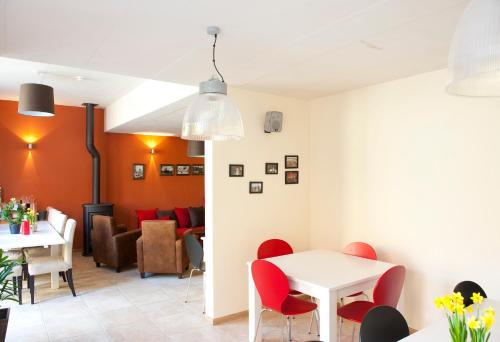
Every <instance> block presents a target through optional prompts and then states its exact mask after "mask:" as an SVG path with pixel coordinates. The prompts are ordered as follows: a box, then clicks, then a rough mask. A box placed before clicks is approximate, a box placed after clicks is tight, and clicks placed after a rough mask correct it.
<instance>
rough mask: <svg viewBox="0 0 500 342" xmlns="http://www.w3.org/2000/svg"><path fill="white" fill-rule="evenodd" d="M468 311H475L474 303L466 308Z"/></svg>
mask: <svg viewBox="0 0 500 342" xmlns="http://www.w3.org/2000/svg"><path fill="white" fill-rule="evenodd" d="M465 310H466V311H467V313H472V312H473V311H474V307H473V306H472V305H469V306H468V307H466V308H465Z"/></svg>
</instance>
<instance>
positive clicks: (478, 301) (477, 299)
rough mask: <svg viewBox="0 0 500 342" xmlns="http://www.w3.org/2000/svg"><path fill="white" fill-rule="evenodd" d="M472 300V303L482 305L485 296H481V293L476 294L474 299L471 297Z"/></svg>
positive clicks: (473, 295) (473, 296)
mask: <svg viewBox="0 0 500 342" xmlns="http://www.w3.org/2000/svg"><path fill="white" fill-rule="evenodd" d="M470 299H472V302H473V303H474V304H481V303H482V302H483V299H484V298H483V296H481V294H480V293H479V292H474V293H473V294H472V297H470Z"/></svg>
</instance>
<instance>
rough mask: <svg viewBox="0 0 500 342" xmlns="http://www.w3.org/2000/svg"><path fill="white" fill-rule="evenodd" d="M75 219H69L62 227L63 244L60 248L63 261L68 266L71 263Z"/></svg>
mask: <svg viewBox="0 0 500 342" xmlns="http://www.w3.org/2000/svg"><path fill="white" fill-rule="evenodd" d="M75 230H76V221H75V220H73V219H71V218H70V219H69V220H68V221H67V222H66V227H65V228H64V241H65V243H64V245H63V248H62V257H63V259H64V262H65V263H66V264H68V265H70V266H72V265H73V238H74V237H75Z"/></svg>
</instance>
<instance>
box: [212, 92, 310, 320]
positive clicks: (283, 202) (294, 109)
mask: <svg viewBox="0 0 500 342" xmlns="http://www.w3.org/2000/svg"><path fill="white" fill-rule="evenodd" d="M229 95H230V96H232V97H233V99H234V100H235V101H236V103H237V104H238V106H239V108H240V110H241V112H242V115H243V121H244V126H245V138H244V139H243V140H242V141H237V142H214V143H209V144H207V149H206V150H207V151H206V166H207V174H206V177H207V178H206V180H207V181H206V182H205V184H208V185H207V189H206V203H207V204H206V205H207V213H210V212H211V211H212V215H213V216H212V215H210V214H207V222H206V224H207V231H206V236H207V237H206V239H207V240H206V241H207V245H206V251H205V252H206V262H207V269H208V270H209V271H208V272H207V278H208V279H207V288H206V290H207V315H208V316H209V317H212V318H218V317H223V316H225V315H229V314H233V313H236V312H240V311H243V310H246V309H247V308H248V299H247V298H248V296H247V294H248V290H247V273H246V272H247V266H246V262H247V261H249V260H253V259H254V258H255V256H256V253H257V247H258V245H259V244H260V243H261V242H262V241H264V240H266V239H268V238H273V237H279V238H283V239H285V240H287V241H289V242H290V244H291V245H292V246H293V247H294V248H295V250H298V251H300V250H304V249H307V248H308V246H309V229H308V224H309V184H308V178H309V177H308V170H309V168H308V153H309V141H308V133H309V128H308V115H307V103H306V102H304V101H300V100H295V99H290V98H285V97H279V96H274V95H269V94H262V93H255V92H250V91H243V90H240V89H230V93H229ZM271 110H278V111H282V112H283V113H284V124H283V131H282V132H281V133H272V134H266V133H264V117H265V113H266V112H267V111H271ZM286 154H297V155H299V156H300V164H299V171H300V183H299V184H298V185H285V178H284V177H285V176H284V156H285V155H286ZM266 162H278V163H279V174H278V175H265V173H264V170H265V169H264V165H265V163H266ZM229 164H244V165H245V177H243V178H230V177H229V176H228V172H229V171H228V167H229ZM209 179H212V182H210V181H209ZM249 181H263V182H264V193H263V194H249V193H248V187H249V184H248V183H249ZM210 183H211V184H210ZM212 206H213V208H212ZM210 209H212V210H210ZM212 271H213V272H212Z"/></svg>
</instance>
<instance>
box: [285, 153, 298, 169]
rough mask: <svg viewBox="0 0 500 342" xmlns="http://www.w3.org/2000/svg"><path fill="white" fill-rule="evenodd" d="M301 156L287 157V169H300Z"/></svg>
mask: <svg viewBox="0 0 500 342" xmlns="http://www.w3.org/2000/svg"><path fill="white" fill-rule="evenodd" d="M298 168H299V156H296V155H294V156H285V169H298Z"/></svg>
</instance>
